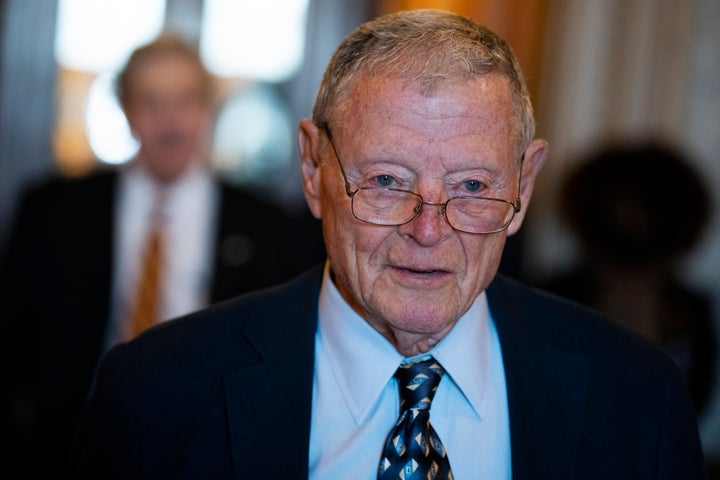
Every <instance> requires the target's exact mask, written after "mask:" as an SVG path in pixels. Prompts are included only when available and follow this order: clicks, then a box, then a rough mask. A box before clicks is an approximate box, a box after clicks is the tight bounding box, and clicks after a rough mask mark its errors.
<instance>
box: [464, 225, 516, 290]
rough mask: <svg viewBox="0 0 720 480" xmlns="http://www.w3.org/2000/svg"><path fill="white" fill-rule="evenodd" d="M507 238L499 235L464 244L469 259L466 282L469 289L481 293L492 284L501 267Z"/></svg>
mask: <svg viewBox="0 0 720 480" xmlns="http://www.w3.org/2000/svg"><path fill="white" fill-rule="evenodd" d="M506 238H507V236H506V235H505V234H503V233H497V234H493V235H487V236H479V237H477V238H476V239H473V240H474V241H470V242H466V243H464V249H465V255H466V258H467V262H466V263H467V271H466V272H465V273H466V276H465V282H466V284H467V285H468V288H469V289H471V290H477V292H478V293H480V292H481V291H482V290H484V289H485V288H486V287H487V286H488V285H489V284H490V282H491V281H492V279H493V278H494V277H495V274H496V273H497V270H498V267H499V266H500V260H501V258H502V251H503V248H504V246H505V240H506Z"/></svg>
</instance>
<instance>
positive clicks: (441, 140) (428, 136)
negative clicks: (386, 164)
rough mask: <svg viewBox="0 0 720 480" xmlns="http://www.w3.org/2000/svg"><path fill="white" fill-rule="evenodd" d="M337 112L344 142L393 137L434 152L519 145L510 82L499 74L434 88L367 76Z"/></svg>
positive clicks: (364, 143)
mask: <svg viewBox="0 0 720 480" xmlns="http://www.w3.org/2000/svg"><path fill="white" fill-rule="evenodd" d="M339 113H340V114H339V116H338V121H336V123H337V126H338V127H339V129H340V130H342V132H343V134H344V137H346V138H345V142H348V143H350V144H351V145H353V146H354V147H355V148H360V149H362V148H372V147H382V146H383V145H386V146H387V144H388V143H389V144H392V145H395V146H396V147H397V148H401V149H404V150H408V149H409V150H412V149H413V148H417V149H418V150H422V151H427V152H430V151H433V153H434V154H437V153H438V152H439V151H440V150H443V149H444V150H448V149H451V150H452V149H457V148H461V149H462V148H465V149H468V148H475V149H478V150H480V151H484V152H485V153H486V154H488V155H494V156H499V155H502V156H504V155H506V154H510V152H511V151H513V147H514V145H515V143H514V136H513V125H512V122H513V115H512V97H511V91H510V86H509V82H508V80H507V79H506V78H505V77H504V76H502V75H500V74H487V75H483V76H480V77H476V78H473V79H471V80H464V81H455V82H448V83H446V84H442V85H441V86H440V87H439V88H438V89H437V90H435V91H433V92H432V93H427V92H424V91H423V90H422V88H421V86H420V85H417V84H413V83H412V82H408V81H406V80H403V79H397V78H387V77H371V76H365V77H362V78H359V79H358V80H357V81H356V82H355V83H354V85H352V86H351V87H350V90H349V95H348V99H347V102H346V104H345V107H344V109H343V111H341V112H339ZM333 128H334V129H335V127H333ZM413 153H414V154H417V153H418V152H413Z"/></svg>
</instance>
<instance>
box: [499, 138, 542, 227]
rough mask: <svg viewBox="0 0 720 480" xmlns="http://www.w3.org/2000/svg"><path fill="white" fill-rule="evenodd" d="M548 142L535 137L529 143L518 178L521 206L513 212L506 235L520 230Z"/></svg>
mask: <svg viewBox="0 0 720 480" xmlns="http://www.w3.org/2000/svg"><path fill="white" fill-rule="evenodd" d="M548 150H549V146H548V142H547V141H545V140H542V139H535V140H533V141H532V142H531V143H530V146H528V148H527V150H525V156H524V160H523V164H522V177H521V178H520V201H521V202H522V208H521V209H520V211H519V212H518V213H517V214H515V218H513V221H512V223H510V226H509V227H508V229H507V234H508V236H510V235H514V234H515V233H517V231H518V230H520V226H521V225H522V222H523V220H524V219H525V214H526V212H527V209H528V206H530V198H531V197H532V193H533V188H534V187H535V180H536V179H537V176H538V174H539V173H540V170H541V169H542V166H543V165H544V164H545V160H547V155H548Z"/></svg>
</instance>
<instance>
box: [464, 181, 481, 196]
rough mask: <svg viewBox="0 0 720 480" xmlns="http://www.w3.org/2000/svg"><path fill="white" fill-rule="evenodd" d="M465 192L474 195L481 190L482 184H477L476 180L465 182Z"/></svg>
mask: <svg viewBox="0 0 720 480" xmlns="http://www.w3.org/2000/svg"><path fill="white" fill-rule="evenodd" d="M464 186H465V190H467V191H468V192H470V193H475V192H477V191H479V190H480V189H482V187H483V184H482V182H479V181H477V180H465V182H464Z"/></svg>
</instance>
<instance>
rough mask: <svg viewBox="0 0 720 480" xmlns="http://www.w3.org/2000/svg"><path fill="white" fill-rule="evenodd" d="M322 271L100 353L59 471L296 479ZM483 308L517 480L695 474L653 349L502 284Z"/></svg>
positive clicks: (685, 415)
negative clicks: (492, 326) (504, 397)
mask: <svg viewBox="0 0 720 480" xmlns="http://www.w3.org/2000/svg"><path fill="white" fill-rule="evenodd" d="M321 272H322V270H321V268H320V267H318V268H315V269H313V270H311V271H309V272H307V273H306V274H304V275H303V276H301V277H300V278H298V279H297V280H295V281H293V282H291V283H289V284H287V285H284V286H281V287H278V288H274V289H271V290H267V291H262V292H256V293H252V294H250V295H247V296H243V297H240V298H238V299H235V300H232V301H229V302H225V303H222V304H220V305H217V306H214V307H212V308H210V309H208V310H205V311H202V312H199V313H197V314H193V315H191V316H188V317H185V318H182V319H178V320H176V321H173V322H169V323H167V324H164V325H161V326H159V327H157V328H155V329H153V330H151V331H149V332H147V333H146V334H145V335H143V336H141V337H140V338H139V339H137V340H136V341H134V342H131V343H129V344H125V345H121V346H119V347H117V348H115V349H114V350H113V351H111V352H110V353H109V354H108V355H107V356H106V358H105V360H104V362H103V365H102V367H101V370H100V372H99V377H98V381H97V389H96V390H95V392H94V394H93V397H92V400H91V403H90V406H89V409H88V410H87V412H86V417H85V420H84V422H83V424H82V428H81V430H80V434H79V437H78V443H77V445H76V447H75V449H74V454H73V458H72V469H71V471H72V474H71V477H72V478H76V479H85V478H87V479H89V478H108V479H110V478H113V479H114V478H117V479H144V478H147V479H158V478H176V479H183V478H187V479H197V478H212V479H248V478H268V479H275V478H282V479H303V478H307V477H308V445H309V438H310V416H311V401H312V399H311V397H312V379H313V361H314V358H313V355H314V340H315V330H316V327H317V310H318V295H319V290H320V283H321V278H322V274H321ZM488 301H489V306H490V309H491V311H492V316H493V318H494V320H495V322H496V325H497V331H498V335H499V338H500V343H501V346H502V352H503V361H504V366H505V373H506V379H507V391H508V405H509V413H510V436H511V447H512V470H513V478H514V479H532V480H537V479H549V480H563V479H578V480H580V479H582V480H587V479H608V480H611V479H612V480H618V479H628V480H641V479H651V478H652V479H668V480H669V479H673V480H676V479H699V478H702V475H703V459H702V453H701V449H700V442H699V439H698V433H697V424H696V420H695V414H694V411H693V407H692V402H691V399H690V396H689V394H688V392H687V388H686V386H685V384H684V382H683V380H682V379H681V377H680V375H679V373H678V371H677V369H676V368H675V366H674V364H673V363H672V362H671V360H670V359H669V358H668V357H667V356H665V354H663V353H661V352H660V351H659V350H658V349H656V348H655V347H653V346H651V345H650V344H648V343H646V342H645V341H644V340H641V339H640V337H639V336H638V335H636V334H634V333H632V332H630V331H629V330H626V329H624V328H623V327H620V326H618V325H616V324H614V323H612V321H610V320H609V319H607V318H604V317H601V316H599V315H598V314H596V313H593V312H591V311H589V310H586V309H584V308H582V307H579V306H577V305H574V304H571V303H568V302H565V301H563V300H560V299H558V298H555V297H551V296H549V295H546V294H543V293H539V292H538V291H535V290H532V289H529V288H527V287H525V286H522V285H520V284H518V283H515V282H514V281H512V280H509V279H507V278H504V277H502V276H498V277H497V278H496V279H495V280H494V281H493V283H492V284H491V285H490V287H489V288H488ZM378 448H379V449H380V446H379V447H378ZM473 448H474V447H473V446H472V445H469V446H468V451H467V452H460V453H458V452H452V453H451V454H452V455H453V456H457V455H459V454H460V455H462V454H464V455H473V454H474V452H473ZM379 451H380V450H378V455H379Z"/></svg>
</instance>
